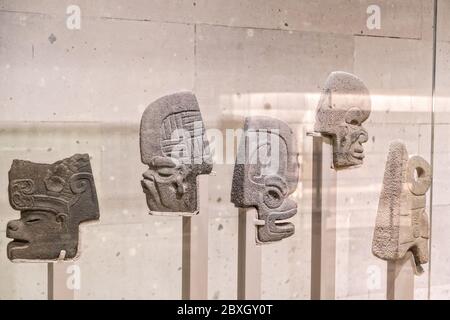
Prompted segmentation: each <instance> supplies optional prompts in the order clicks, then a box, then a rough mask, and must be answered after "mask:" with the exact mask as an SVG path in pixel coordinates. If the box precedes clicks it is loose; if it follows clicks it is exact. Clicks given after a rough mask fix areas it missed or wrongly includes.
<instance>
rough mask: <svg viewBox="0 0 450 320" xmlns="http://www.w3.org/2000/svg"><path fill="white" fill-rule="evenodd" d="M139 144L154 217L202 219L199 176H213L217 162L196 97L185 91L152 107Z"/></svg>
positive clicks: (161, 99)
mask: <svg viewBox="0 0 450 320" xmlns="http://www.w3.org/2000/svg"><path fill="white" fill-rule="evenodd" d="M140 144H141V160H142V162H143V163H144V164H146V165H148V170H147V171H146V172H145V173H144V174H143V177H144V178H143V180H142V181H141V184H142V188H143V190H144V193H145V195H146V198H147V205H148V207H149V209H150V214H173V215H194V214H197V213H198V203H197V202H198V201H197V197H198V195H197V176H198V175H201V174H209V173H210V172H211V170H212V159H211V156H210V153H209V144H208V140H207V138H206V134H205V128H204V125H203V120H202V115H201V113H200V109H199V106H198V102H197V99H196V98H195V96H194V95H193V94H192V93H190V92H181V93H176V94H172V95H168V96H165V97H162V98H160V99H158V100H156V101H155V102H153V103H151V104H150V105H149V106H148V107H147V109H146V110H145V112H144V114H143V115H142V120H141V131H140Z"/></svg>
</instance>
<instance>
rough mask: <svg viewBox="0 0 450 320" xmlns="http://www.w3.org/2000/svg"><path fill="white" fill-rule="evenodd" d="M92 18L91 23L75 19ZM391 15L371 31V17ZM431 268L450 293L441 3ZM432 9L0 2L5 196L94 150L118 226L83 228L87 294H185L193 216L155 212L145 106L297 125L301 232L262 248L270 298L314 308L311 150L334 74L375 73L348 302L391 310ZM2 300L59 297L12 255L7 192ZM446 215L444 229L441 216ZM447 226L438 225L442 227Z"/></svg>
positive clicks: (340, 293)
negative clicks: (395, 187) (392, 165)
mask: <svg viewBox="0 0 450 320" xmlns="http://www.w3.org/2000/svg"><path fill="white" fill-rule="evenodd" d="M71 4H76V5H79V7H80V8H81V14H82V15H81V18H82V20H81V29H80V30H70V29H68V28H67V27H66V19H67V17H68V15H67V14H66V8H67V6H68V5H71ZM372 4H377V5H378V6H379V7H380V8H381V29H379V30H378V29H376V30H369V29H368V28H367V25H366V20H367V18H368V17H369V15H368V14H367V12H366V11H367V8H368V6H369V5H372ZM439 4H440V6H439V14H440V17H441V19H440V20H439V21H440V25H439V26H440V29H439V30H442V32H439V34H440V39H439V46H438V67H439V68H438V82H437V88H438V89H439V91H438V93H439V95H440V96H441V97H442V98H443V99H441V100H440V103H439V104H438V105H437V106H436V108H440V109H439V111H441V112H440V113H439V114H436V120H437V121H438V123H439V124H438V125H437V126H436V133H435V144H434V148H435V158H434V161H435V170H436V172H437V179H436V181H435V185H434V191H433V192H434V193H433V195H434V197H433V201H434V207H433V219H434V220H433V244H432V245H433V253H432V263H431V264H429V266H432V267H431V269H430V270H427V272H426V274H425V275H423V276H422V277H420V278H417V279H416V298H426V297H427V296H428V294H429V292H430V290H429V278H430V279H431V297H432V298H449V297H450V293H449V292H448V291H447V290H448V289H447V288H449V286H450V271H448V270H447V269H448V268H446V266H447V265H448V264H447V263H446V262H447V260H448V259H450V254H447V253H446V248H447V246H446V243H447V241H448V239H447V237H446V234H447V232H446V226H447V225H448V224H449V223H450V218H448V217H447V216H446V213H447V212H448V210H447V209H450V202H449V200H447V199H448V197H447V196H446V194H447V193H446V191H447V190H448V183H447V181H446V176H447V171H448V169H447V167H448V165H447V163H448V161H447V160H448V153H449V152H450V150H449V148H448V146H449V145H448V143H446V134H447V132H448V130H449V129H448V127H447V126H448V119H449V118H448V111H447V109H448V108H447V107H446V104H445V103H446V94H447V90H448V89H447V88H448V85H447V84H448V83H449V82H450V80H449V79H448V72H447V71H446V68H448V61H447V60H448V58H447V57H448V54H449V52H450V47H449V46H448V43H449V41H450V33H448V32H449V31H447V30H449V28H446V27H445V24H446V23H447V22H446V19H445V17H446V16H448V14H449V11H450V4H449V1H447V0H440V1H439ZM432 24H433V1H432V0H408V1H404V0H377V1H368V0H319V1H306V0H300V1H299V0H278V1H274V0H272V1H270V0H264V1H261V0H258V1H257V0H239V1H238V0H236V1H229V0H228V1H227V0H191V1H187V0H168V1H167V0H166V1H163V0H159V1H158V0H151V1H148V0H147V1H144V0H134V1H119V0H108V1H107V0H96V1H87V0H71V1H66V0H58V1H56V0H39V1H36V0H34V1H31V0H0V26H1V28H0V70H1V71H0V108H1V112H0V122H1V123H2V125H1V127H0V133H1V134H0V151H1V155H2V156H1V159H0V190H6V188H7V182H8V181H7V172H8V169H9V167H10V165H11V161H12V159H15V158H19V159H29V160H33V161H42V162H52V161H56V160H58V159H60V158H62V157H66V156H69V155H71V154H73V153H75V152H88V153H89V154H90V155H91V156H92V159H93V160H92V165H93V169H94V172H95V173H94V175H95V180H96V185H97V192H98V196H99V202H100V206H101V221H100V222H99V223H98V224H94V225H88V226H85V227H83V228H82V232H83V239H82V241H83V248H82V250H83V253H82V256H81V259H80V260H79V261H78V262H77V264H78V265H79V266H80V270H81V290H79V291H77V293H76V297H77V298H80V299H93V298H100V299H108V298H115V299H132V298H134V299H153V298H154V299H178V298H180V296H181V295H180V289H181V221H180V219H179V218H162V217H150V216H148V215H147V208H146V204H145V200H144V195H143V193H142V191H141V187H140V183H139V180H140V176H141V174H142V172H143V171H144V170H145V166H144V165H142V164H141V163H140V157H139V144H138V130H139V121H140V117H141V114H142V112H143V110H144V109H145V107H146V106H147V105H148V104H149V103H150V102H151V101H153V100H155V99H157V98H158V97H160V96H162V95H165V94H170V93H173V92H177V91H180V90H192V91H194V92H195V93H196V95H197V97H198V100H199V103H200V107H201V109H202V112H203V116H204V120H205V122H206V125H207V127H208V128H217V129H220V130H225V129H237V128H241V127H242V122H243V117H244V116H248V115H256V114H266V115H272V116H275V117H278V118H280V119H282V120H284V121H287V122H288V123H289V124H290V125H291V126H292V127H293V128H294V129H295V131H296V133H297V139H298V144H299V149H300V150H301V155H300V162H301V179H300V182H299V187H298V189H297V192H296V193H295V195H294V197H295V198H296V199H297V201H298V202H299V204H300V205H299V213H298V214H297V215H296V217H295V218H294V219H293V222H294V223H295V225H296V234H295V236H293V237H291V238H289V239H285V240H284V241H282V242H280V243H277V244H273V245H270V246H265V247H264V248H263V266H262V279H261V281H262V297H263V298H273V299H309V298H310V291H309V290H310V289H309V287H310V268H311V266H310V255H311V252H310V245H311V244H310V239H311V152H312V148H311V140H310V138H308V137H306V135H305V134H306V132H307V131H308V130H310V129H311V128H312V124H313V119H314V110H315V108H316V105H317V102H318V99H319V94H320V90H321V87H322V86H323V84H324V81H325V79H326V77H327V76H328V74H329V73H330V72H332V71H336V70H342V71H348V72H352V73H354V74H356V75H357V76H359V77H360V78H361V79H362V80H363V81H364V82H365V83H366V85H367V86H368V88H369V90H370V91H371V93H372V95H373V112H372V115H371V117H370V119H369V121H368V122H367V123H366V127H367V129H368V130H369V134H370V141H369V142H368V143H367V144H366V151H367V156H366V160H365V165H364V166H363V167H361V168H358V169H354V170H348V171H342V172H339V175H338V179H339V181H338V219H337V228H338V229H337V234H338V243H337V250H338V252H337V260H336V262H337V267H336V274H337V284H336V295H337V298H339V299H354V298H362V299H374V298H384V294H385V291H386V285H385V282H386V279H385V275H386V263H385V262H383V261H381V260H379V259H377V258H375V257H374V256H372V254H371V241H372V231H373V225H374V221H375V215H376V211H377V205H378V197H379V192H380V188H381V181H382V177H383V171H384V163H385V159H386V153H387V150H388V144H389V141H391V140H392V139H395V138H401V139H403V140H405V142H406V143H407V147H408V149H409V152H410V153H411V154H413V153H419V154H420V155H422V156H423V157H425V158H426V159H427V160H429V161H430V160H431V145H432V144H431V141H432V134H431V132H432V131H431V115H432V113H431V110H432V100H431V93H432V70H433V68H432V67H433V63H432V61H433V60H432V58H433V42H432V39H433V37H432ZM214 171H215V175H214V176H212V177H211V178H210V186H212V187H211V188H210V193H209V195H208V197H209V202H210V204H211V209H210V211H209V212H208V214H209V217H210V229H209V238H210V243H209V258H210V260H209V284H208V286H209V297H210V298H211V299H227V298H228V299H235V298H236V282H237V279H236V278H237V269H236V263H237V210H236V209H235V208H234V207H233V205H231V204H230V202H229V193H230V186H231V175H232V172H233V166H232V165H230V164H222V165H216V166H215V168H214ZM0 207H1V214H0V232H1V233H0V299H24V298H33V299H44V298H46V290H47V289H46V266H45V265H40V264H12V263H11V262H9V261H8V260H7V259H6V253H5V247H6V243H7V239H6V237H5V226H6V222H7V221H8V220H11V219H13V218H15V217H17V214H18V213H17V212H15V211H13V210H12V209H11V208H10V206H9V204H8V199H7V193H6V191H5V192H2V193H0ZM436 221H437V222H436ZM435 222H436V223H435ZM447 251H448V250H447Z"/></svg>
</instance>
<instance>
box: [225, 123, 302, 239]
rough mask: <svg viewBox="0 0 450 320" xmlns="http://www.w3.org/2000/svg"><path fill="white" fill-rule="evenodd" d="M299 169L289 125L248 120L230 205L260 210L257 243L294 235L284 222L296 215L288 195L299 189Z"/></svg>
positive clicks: (294, 207) (238, 157)
mask: <svg viewBox="0 0 450 320" xmlns="http://www.w3.org/2000/svg"><path fill="white" fill-rule="evenodd" d="M298 168H299V164H298V152H297V145H296V141H295V137H294V134H293V132H292V130H291V129H290V128H289V126H288V125H287V124H285V123H284V122H282V121H280V120H277V119H273V118H269V117H249V118H246V120H245V126H244V133H243V136H242V138H241V142H240V145H239V150H238V154H237V158H236V164H235V168H234V174H233V184H232V189H231V202H232V203H234V205H235V206H236V207H240V208H250V207H254V208H256V209H257V211H258V221H257V223H256V242H257V243H268V242H274V241H279V240H281V239H284V238H287V237H289V236H291V235H293V234H294V230H295V228H294V225H293V224H292V223H290V222H286V221H283V220H286V219H289V218H291V217H292V216H294V215H295V214H296V213H297V203H296V202H295V201H294V200H292V199H290V198H289V195H290V194H292V193H293V192H294V191H295V190H296V188H297V183H298V171H299V170H298Z"/></svg>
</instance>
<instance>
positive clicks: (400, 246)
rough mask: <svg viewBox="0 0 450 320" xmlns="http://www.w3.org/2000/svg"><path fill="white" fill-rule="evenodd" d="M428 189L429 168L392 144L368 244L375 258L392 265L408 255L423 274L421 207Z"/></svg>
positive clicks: (424, 242) (424, 253)
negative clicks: (373, 228)
mask: <svg viewBox="0 0 450 320" xmlns="http://www.w3.org/2000/svg"><path fill="white" fill-rule="evenodd" d="M415 175H417V177H415ZM430 185H431V167H430V165H429V164H428V163H427V162H426V161H425V160H424V159H423V158H422V157H420V156H411V157H408V152H407V150H406V147H405V144H404V143H403V142H402V141H394V142H392V143H391V145H390V149H389V155H388V159H387V162H386V169H385V173H384V180H383V188H382V190H381V195H380V201H379V205H378V213H377V218H376V224H375V231H374V237H373V243H372V252H373V254H374V255H375V256H377V257H378V258H380V259H383V260H390V261H393V260H398V259H401V258H403V257H404V256H405V254H406V253H407V252H408V251H411V252H412V254H413V256H414V260H415V263H416V267H417V271H418V273H422V272H423V269H422V267H421V265H422V264H425V263H427V262H428V239H429V226H428V215H427V213H426V212H425V206H426V192H427V191H428V189H429V188H430Z"/></svg>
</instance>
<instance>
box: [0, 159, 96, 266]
mask: <svg viewBox="0 0 450 320" xmlns="http://www.w3.org/2000/svg"><path fill="white" fill-rule="evenodd" d="M9 201H10V204H11V206H12V207H13V208H14V209H15V210H19V211H20V216H21V217H20V219H18V220H13V221H10V222H9V223H8V226H7V230H6V235H7V237H8V238H11V239H13V241H12V242H10V243H9V244H8V248H7V254H8V258H9V259H10V260H12V261H29V260H31V261H54V260H60V259H65V260H72V259H75V258H77V257H78V255H79V251H78V243H79V225H80V223H82V222H87V221H92V220H98V219H99V217H100V213H99V207H98V202H97V194H96V190H95V185H94V178H93V175H92V169H91V164H90V160H89V155H87V154H76V155H74V156H72V157H70V158H67V159H64V160H61V161H58V162H55V163H53V164H40V163H33V162H30V161H23V160H14V161H13V164H12V166H11V170H10V171H9Z"/></svg>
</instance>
